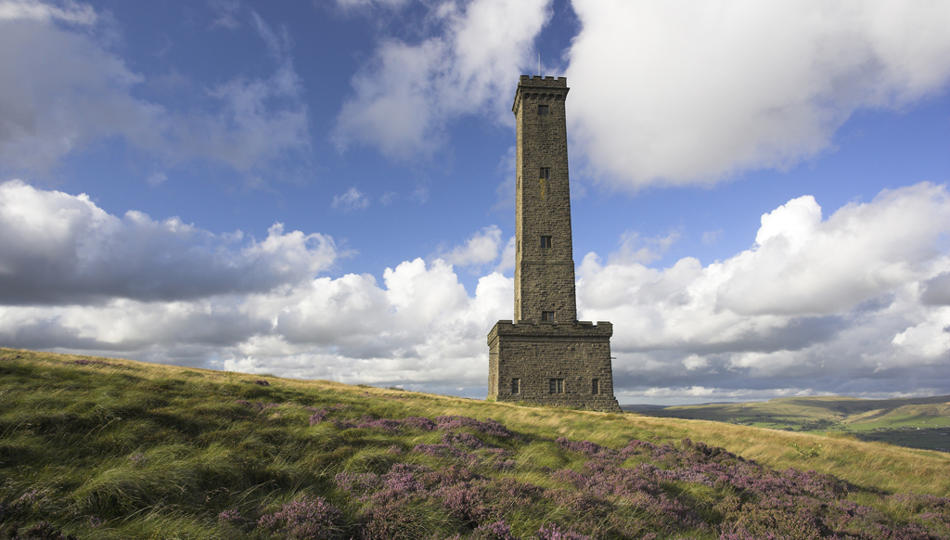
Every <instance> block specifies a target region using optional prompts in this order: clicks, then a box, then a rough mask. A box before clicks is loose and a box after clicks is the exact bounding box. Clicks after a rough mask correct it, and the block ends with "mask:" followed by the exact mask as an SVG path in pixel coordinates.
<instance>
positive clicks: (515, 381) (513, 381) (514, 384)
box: [511, 378, 521, 394]
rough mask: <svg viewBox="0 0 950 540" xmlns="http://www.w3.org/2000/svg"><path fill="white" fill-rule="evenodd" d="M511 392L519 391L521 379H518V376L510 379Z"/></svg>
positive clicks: (517, 392)
mask: <svg viewBox="0 0 950 540" xmlns="http://www.w3.org/2000/svg"><path fill="white" fill-rule="evenodd" d="M511 393H512V394H520V393H521V379H518V378H514V379H511Z"/></svg>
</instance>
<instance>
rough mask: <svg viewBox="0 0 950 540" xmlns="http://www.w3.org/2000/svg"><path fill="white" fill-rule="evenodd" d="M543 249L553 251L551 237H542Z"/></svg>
mask: <svg viewBox="0 0 950 540" xmlns="http://www.w3.org/2000/svg"><path fill="white" fill-rule="evenodd" d="M541 249H551V237H550V236H542V237H541Z"/></svg>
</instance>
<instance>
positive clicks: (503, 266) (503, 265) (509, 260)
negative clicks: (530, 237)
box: [495, 236, 517, 273]
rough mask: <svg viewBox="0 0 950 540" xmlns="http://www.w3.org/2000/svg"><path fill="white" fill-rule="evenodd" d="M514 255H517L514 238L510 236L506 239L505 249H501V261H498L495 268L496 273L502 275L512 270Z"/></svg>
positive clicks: (513, 267)
mask: <svg viewBox="0 0 950 540" xmlns="http://www.w3.org/2000/svg"><path fill="white" fill-rule="evenodd" d="M515 255H517V250H516V246H515V237H514V236H512V237H510V238H508V241H507V242H505V249H503V250H502V252H501V259H500V260H499V261H498V266H496V267H495V271H496V272H498V273H504V272H507V271H508V270H514V269H515Z"/></svg>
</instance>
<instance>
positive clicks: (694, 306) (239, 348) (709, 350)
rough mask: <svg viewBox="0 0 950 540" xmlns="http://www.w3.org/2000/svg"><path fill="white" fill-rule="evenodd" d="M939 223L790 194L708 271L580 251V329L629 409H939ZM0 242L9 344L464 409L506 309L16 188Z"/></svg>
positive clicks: (309, 240)
mask: <svg viewBox="0 0 950 540" xmlns="http://www.w3.org/2000/svg"><path fill="white" fill-rule="evenodd" d="M948 216H950V194H948V191H947V188H946V187H944V186H934V185H931V184H926V183H923V184H918V185H915V186H909V187H904V188H900V189H895V190H891V191H885V192H882V193H881V194H880V195H878V196H877V197H875V198H874V199H873V200H872V201H869V202H866V203H852V204H849V205H846V206H844V207H842V208H840V209H838V210H836V211H834V212H832V213H831V214H830V215H829V216H827V217H822V212H821V208H820V207H819V206H818V202H817V201H815V200H814V199H813V198H810V197H802V198H796V199H792V200H791V201H788V202H787V203H786V204H784V205H781V206H780V207H778V208H776V209H774V210H772V211H770V212H766V213H765V214H764V215H763V219H762V225H761V227H760V228H759V230H758V233H757V234H754V235H753V234H750V238H751V237H755V238H757V239H758V240H757V242H756V243H755V245H754V246H753V247H752V248H750V249H748V250H745V251H742V252H740V253H737V254H735V255H734V256H732V257H729V258H727V259H725V260H723V261H721V262H716V263H712V264H709V265H706V266H703V265H702V264H701V263H700V262H699V261H697V260H696V259H692V258H683V259H681V260H679V261H678V262H676V263H675V264H674V265H672V266H670V267H667V268H651V267H648V266H645V265H644V264H643V263H640V262H636V261H634V260H629V259H624V258H617V257H610V256H609V255H608V256H607V257H605V259H606V260H607V261H612V262H607V263H603V262H601V258H600V257H598V256H597V255H596V254H593V253H592V254H588V255H587V256H585V257H584V258H583V261H582V263H581V265H580V267H579V268H578V272H577V276H578V278H579V279H578V284H577V292H578V304H579V308H580V318H581V319H589V320H609V321H611V322H613V324H614V337H613V339H612V343H611V347H612V353H613V354H614V355H615V356H616V357H617V359H616V360H615V361H614V373H615V382H616V384H615V386H616V388H617V389H618V394H619V396H620V398H621V401H624V402H636V401H643V400H654V401H655V400H672V399H675V398H677V396H678V397H679V398H681V399H696V400H701V399H706V400H709V399H730V396H732V397H731V398H751V397H753V396H760V397H773V396H776V395H793V394H795V393H800V392H805V393H811V394H814V393H823V392H832V393H848V394H854V395H879V396H880V395H885V394H887V393H905V394H910V393H922V392H931V393H947V392H950V368H948V364H947V362H946V358H947V356H948V354H950V333H948V332H947V328H948V327H950V311H948V310H950V308H948V307H946V306H945V305H942V304H940V303H934V302H928V300H927V293H926V291H927V290H928V289H930V288H932V287H936V286H937V285H934V284H939V283H942V280H943V279H944V278H943V277H942V276H945V275H947V273H948V272H950V255H947V253H948V249H947V245H946V242H947V238H948V233H950V217H948ZM922 223H928V224H929V226H927V227H925V226H923V225H922ZM0 232H2V234H0V252H2V253H4V255H5V257H4V258H2V259H0V342H2V343H4V344H5V345H8V346H17V347H30V348H56V349H58V350H69V351H83V352H87V353H97V352H103V353H107V354H115V355H121V356H126V357H132V358H139V359H144V360H153V361H161V362H172V363H178V364H188V365H199V366H205V367H218V368H226V369H233V370H243V371H251V372H266V373H274V374H277V375H286V376H296V377H307V378H330V379H334V380H340V381H345V382H353V383H355V382H362V383H367V382H368V383H374V384H404V385H406V387H410V388H417V389H429V390H433V389H441V390H442V391H455V390H453V389H455V388H458V387H459V386H463V387H465V388H466V389H467V390H465V392H466V393H468V394H469V395H478V394H479V393H480V392H482V391H483V388H484V381H485V370H486V362H485V360H486V359H487V347H486V344H485V335H486V333H487V332H488V330H489V329H490V328H491V326H492V325H493V324H494V323H495V321H497V320H499V319H509V318H511V313H512V312H511V308H512V294H513V282H512V279H511V278H506V277H504V276H503V275H501V274H500V273H497V272H492V273H490V274H488V275H484V276H482V277H481V278H480V279H479V280H478V285H477V287H476V289H475V291H466V290H465V288H464V287H463V285H462V284H461V282H460V280H459V277H458V274H457V273H456V271H455V270H454V269H453V266H452V264H451V263H450V262H449V261H448V260H445V259H435V260H433V261H430V262H427V261H425V260H423V259H421V258H416V259H411V260H406V261H403V262H402V263H400V264H398V265H396V266H395V267H392V268H386V269H385V270H384V271H383V272H382V277H381V279H379V278H377V277H374V276H372V275H369V274H345V275H342V276H339V277H331V276H317V277H314V274H316V273H317V272H319V271H322V270H323V269H325V268H326V265H328V264H330V263H331V262H332V261H333V257H334V256H335V251H334V250H333V249H332V243H331V241H330V240H329V239H328V238H327V237H324V236H322V235H319V234H317V233H313V234H305V233H302V232H299V231H293V232H285V231H284V230H283V229H282V227H280V225H275V226H274V227H272V228H271V230H270V231H269V233H268V237H267V238H266V239H264V240H262V241H254V240H244V239H243V237H241V235H240V234H234V235H230V236H221V235H213V234H210V233H208V232H206V231H202V230H200V229H197V228H196V227H194V226H191V225H186V224H183V223H181V222H180V221H178V220H174V219H172V220H166V221H162V222H159V221H155V220H152V219H151V218H149V217H148V216H145V215H144V214H141V213H138V212H134V211H130V212H127V213H126V214H125V216H123V217H121V218H120V217H116V216H112V215H109V214H108V213H106V212H104V211H103V210H102V209H100V208H98V207H96V206H95V204H93V203H92V202H91V201H90V200H89V198H88V197H84V196H71V195H67V194H64V193H60V192H56V191H42V190H37V189H34V188H31V187H29V186H26V185H25V184H23V183H22V182H7V183H5V184H0ZM479 236H489V237H492V238H494V236H495V235H494V233H493V232H492V229H491V228H490V227H489V228H486V229H483V230H482V231H480V232H479V233H478V234H476V235H475V236H473V238H475V237H479ZM896 239H900V241H897V240H896ZM493 241H494V240H493ZM499 245H500V237H498V243H496V244H495V252H496V255H497V249H498V246H499ZM851 246H858V248H859V249H857V248H856V249H852V247H851ZM462 247H464V246H460V248H462ZM462 251H464V250H461V251H460V253H462ZM478 251H479V250H473V253H476V252H478ZM7 254H10V255H9V256H6V255H7ZM895 261H897V263H895ZM895 264H898V266H899V271H894V270H893V267H894V265H895ZM757 275H763V276H770V277H771V279H772V280H773V281H771V282H770V283H768V286H766V284H763V283H759V282H757V281H755V280H754V279H752V278H750V276H752V277H754V276H757ZM852 281H853V282H856V283H859V285H857V286H855V285H853V284H852ZM737 283H738V284H739V285H742V286H743V287H747V288H746V289H744V292H743V291H740V290H739V289H735V287H738V286H739V285H737ZM922 291H923V292H922Z"/></svg>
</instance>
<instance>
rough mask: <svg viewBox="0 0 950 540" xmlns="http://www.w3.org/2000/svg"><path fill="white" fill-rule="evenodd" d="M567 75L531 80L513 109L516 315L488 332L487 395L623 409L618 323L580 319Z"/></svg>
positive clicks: (521, 85) (526, 80) (523, 82)
mask: <svg viewBox="0 0 950 540" xmlns="http://www.w3.org/2000/svg"><path fill="white" fill-rule="evenodd" d="M568 90H569V89H568V87H567V79H565V78H564V77H558V78H554V77H530V76H528V75H522V76H521V80H520V81H519V83H518V89H517V91H515V102H514V105H512V108H511V110H512V112H514V114H515V121H516V124H517V157H516V158H515V159H516V163H515V170H516V171H517V178H516V182H517V184H516V200H515V315H514V317H515V318H514V321H508V320H501V321H498V322H497V323H496V324H495V326H494V327H493V328H492V329H491V332H489V333H488V348H489V353H488V398H489V399H496V400H499V401H525V402H531V403H541V404H549V405H563V406H572V407H583V408H588V409H596V410H607V411H619V410H620V406H619V405H618V404H617V399H616V398H615V397H614V392H613V374H612V371H611V365H610V336H611V335H612V334H613V326H612V325H611V324H610V323H609V322H598V323H597V324H594V323H591V322H587V321H578V320H577V303H576V300H575V292H574V254H573V246H572V241H571V189H570V182H569V180H568V172H567V122H566V117H565V110H564V102H565V99H566V98H567V92H568Z"/></svg>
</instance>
